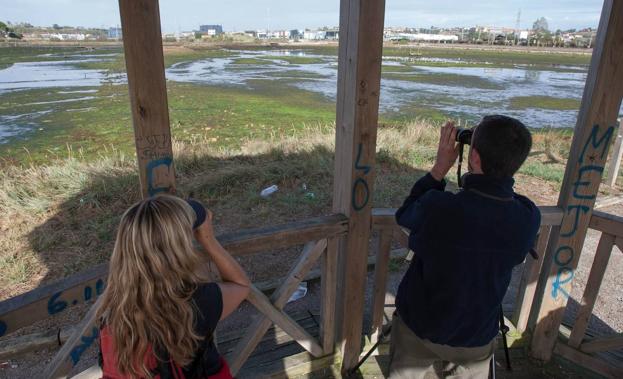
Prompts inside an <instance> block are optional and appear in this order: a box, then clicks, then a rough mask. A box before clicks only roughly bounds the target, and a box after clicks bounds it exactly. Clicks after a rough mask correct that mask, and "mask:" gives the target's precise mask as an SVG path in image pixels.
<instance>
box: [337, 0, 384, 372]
mask: <svg viewBox="0 0 623 379" xmlns="http://www.w3.org/2000/svg"><path fill="white" fill-rule="evenodd" d="M384 15H385V0H367V1H362V0H341V2H340V47H339V57H338V87H337V112H336V113H337V115H336V133H335V134H336V142H335V173H334V184H333V186H334V191H333V211H334V212H335V213H343V214H344V215H346V216H347V217H348V218H349V232H348V235H347V237H346V238H345V240H343V241H342V242H341V243H340V246H339V257H338V265H339V267H338V291H339V292H338V294H337V296H338V304H339V305H340V306H341V309H340V310H339V311H340V312H341V314H340V315H339V316H340V318H339V319H338V322H339V323H340V325H341V328H340V329H339V334H338V343H340V345H341V346H340V347H341V349H342V354H343V361H342V370H343V371H344V370H347V369H349V368H351V367H353V366H354V365H355V364H356V363H357V360H358V357H359V353H360V351H361V339H362V324H363V312H364V287H365V281H366V267H367V258H368V244H369V238H370V227H371V205H372V190H373V186H374V165H375V155H376V131H377V123H378V110H379V94H380V89H381V61H382V50H383V21H384ZM345 304H347V306H346V305H345Z"/></svg>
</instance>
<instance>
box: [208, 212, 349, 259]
mask: <svg viewBox="0 0 623 379" xmlns="http://www.w3.org/2000/svg"><path fill="white" fill-rule="evenodd" d="M347 230H348V219H347V218H346V217H345V216H344V215H341V214H334V215H331V216H323V217H315V218H311V219H306V220H302V221H296V222H291V223H288V224H285V225H277V226H271V227H266V228H257V229H250V230H246V231H245V230H243V231H236V232H232V233H225V234H222V235H220V236H219V238H218V240H219V241H220V242H221V244H222V245H223V246H224V247H225V248H226V249H227V250H228V251H230V252H231V253H232V254H235V255H245V254H250V253H256V252H260V251H269V250H276V249H281V248H284V247H289V246H295V245H302V244H304V243H306V242H309V241H317V240H320V239H324V238H328V237H331V236H335V235H339V234H343V233H345V232H346V231H347Z"/></svg>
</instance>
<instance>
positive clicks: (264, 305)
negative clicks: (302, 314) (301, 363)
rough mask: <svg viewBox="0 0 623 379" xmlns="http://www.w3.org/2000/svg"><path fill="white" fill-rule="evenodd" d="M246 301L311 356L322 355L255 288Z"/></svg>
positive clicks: (288, 317) (313, 343) (308, 337)
mask: <svg viewBox="0 0 623 379" xmlns="http://www.w3.org/2000/svg"><path fill="white" fill-rule="evenodd" d="M247 300H248V301H249V302H250V303H251V304H253V306H254V307H255V308H257V310H258V311H260V312H262V313H263V314H264V315H266V317H268V318H269V319H270V320H271V321H272V322H273V323H275V324H276V325H278V326H279V327H280V328H281V329H283V330H284V331H285V332H286V333H288V334H289V335H291V336H292V338H294V339H295V340H296V342H297V343H298V344H299V345H301V346H302V347H303V348H304V349H305V350H307V351H309V352H310V353H311V354H312V355H313V356H315V357H319V356H321V355H322V347H320V345H319V344H318V343H317V342H316V341H315V339H314V338H313V337H312V336H311V335H309V334H308V333H307V332H306V331H305V330H304V329H303V328H301V327H300V326H299V325H298V324H297V323H296V322H295V321H294V320H292V318H291V317H290V316H288V315H287V314H285V313H283V312H281V311H280V310H278V309H277V308H275V307H274V306H273V305H272V304H271V303H270V300H268V298H267V297H266V295H264V294H263V293H262V292H261V291H260V290H258V289H257V288H255V286H251V291H250V293H249V297H248V298H247Z"/></svg>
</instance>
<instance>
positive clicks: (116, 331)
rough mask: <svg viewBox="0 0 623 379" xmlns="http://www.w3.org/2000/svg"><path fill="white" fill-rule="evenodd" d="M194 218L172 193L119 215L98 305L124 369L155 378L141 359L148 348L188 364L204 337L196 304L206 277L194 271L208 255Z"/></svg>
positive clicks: (119, 361) (189, 210)
mask: <svg viewBox="0 0 623 379" xmlns="http://www.w3.org/2000/svg"><path fill="white" fill-rule="evenodd" d="M195 218H196V216H195V213H194V211H193V210H192V208H191V207H190V206H189V205H188V203H186V202H185V201H184V200H182V199H179V198H177V197H174V196H168V195H161V196H156V197H151V198H148V199H145V200H143V201H140V202H138V203H136V204H134V205H133V206H132V207H130V208H129V209H128V210H127V211H126V212H125V213H124V214H123V216H122V217H121V222H120V224H119V230H118V231H117V240H116V242H115V247H114V250H113V253H112V257H111V259H110V267H109V274H108V282H107V284H106V290H105V291H104V293H103V295H102V296H103V299H102V303H101V306H100V308H99V309H98V319H99V320H101V322H102V324H103V325H106V326H107V327H108V330H109V332H110V335H111V337H112V338H113V341H114V345H115V350H116V354H117V362H118V367H117V369H118V370H119V372H120V373H121V374H124V375H129V376H131V377H146V378H150V377H152V374H151V373H150V371H149V369H148V367H146V364H145V359H144V358H145V354H147V352H148V351H149V349H150V348H152V349H154V351H156V350H155V349H160V351H162V350H164V351H166V352H167V353H168V354H169V356H170V358H171V359H172V360H173V361H175V362H176V363H177V364H179V365H181V366H185V365H187V364H189V363H190V362H191V360H192V358H193V355H194V353H195V350H196V349H197V347H198V344H199V342H200V340H202V338H203V336H198V335H197V334H195V332H194V330H193V324H194V316H193V308H192V307H193V305H192V304H191V296H192V294H193V292H194V291H195V289H196V288H197V284H198V283H200V282H202V281H206V280H207V278H204V277H202V276H201V274H199V273H197V267H200V265H201V264H202V263H203V262H204V260H203V259H202V257H201V255H200V254H199V253H198V252H197V251H196V250H195V248H194V247H193V231H192V225H193V223H194V222H195ZM160 358H162V357H160Z"/></svg>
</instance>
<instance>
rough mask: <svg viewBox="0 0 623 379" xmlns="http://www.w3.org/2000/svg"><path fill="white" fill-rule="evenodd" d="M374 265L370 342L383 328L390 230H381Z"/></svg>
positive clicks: (390, 241)
mask: <svg viewBox="0 0 623 379" xmlns="http://www.w3.org/2000/svg"><path fill="white" fill-rule="evenodd" d="M380 234H381V235H380V237H379V248H378V250H377V254H376V265H375V266H374V288H373V290H372V291H373V292H372V329H371V337H370V339H371V340H372V342H376V341H377V340H378V337H379V335H380V333H381V328H383V310H384V308H385V292H386V290H387V276H388V274H389V273H388V270H389V251H390V249H391V247H392V230H391V229H389V230H382V231H381V233H380Z"/></svg>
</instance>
